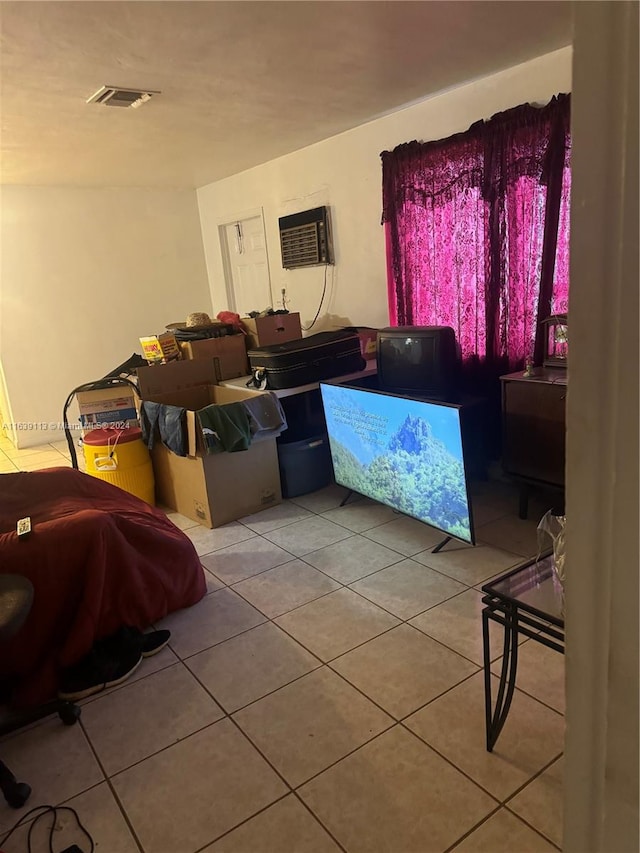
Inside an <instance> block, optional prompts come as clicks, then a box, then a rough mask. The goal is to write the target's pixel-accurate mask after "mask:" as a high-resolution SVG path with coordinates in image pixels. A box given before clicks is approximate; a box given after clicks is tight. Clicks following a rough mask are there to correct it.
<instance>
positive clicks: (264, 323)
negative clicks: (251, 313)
mask: <svg viewBox="0 0 640 853" xmlns="http://www.w3.org/2000/svg"><path fill="white" fill-rule="evenodd" d="M241 323H242V325H243V326H244V328H245V330H246V332H247V348H248V349H254V348H255V347H270V346H272V345H273V344H283V343H285V342H286V341H297V340H299V339H300V338H301V337H302V327H301V326H300V314H271V315H270V316H268V317H255V318H250V317H243V319H242V320H241Z"/></svg>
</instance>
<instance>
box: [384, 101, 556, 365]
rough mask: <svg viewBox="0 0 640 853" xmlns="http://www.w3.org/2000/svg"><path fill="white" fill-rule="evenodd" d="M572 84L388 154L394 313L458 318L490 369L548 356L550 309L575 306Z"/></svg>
mask: <svg viewBox="0 0 640 853" xmlns="http://www.w3.org/2000/svg"><path fill="white" fill-rule="evenodd" d="M569 158H570V138H569V96H568V95H560V96H558V97H557V98H554V99H553V100H552V101H551V102H550V103H549V104H548V105H547V106H546V107H543V108H542V109H538V108H535V107H531V106H530V105H524V106H522V107H516V108H515V109H513V110H509V111H507V112H505V113H500V114H498V115H497V116H494V117H493V118H492V119H491V120H490V121H488V122H478V123H476V124H475V125H473V126H472V127H471V128H470V129H469V130H468V131H467V132H466V133H462V134H457V135H456V136H453V137H450V138H449V139H445V140H440V141H438V142H434V143H426V144H423V143H418V142H411V143H407V144H406V145H401V146H398V147H397V148H396V149H395V150H394V151H393V152H384V153H383V154H382V162H383V205H384V210H383V221H384V222H385V223H386V229H387V232H386V236H387V263H388V281H389V314H390V318H391V322H392V323H393V324H394V325H448V326H452V327H453V328H454V330H455V332H456V336H457V338H458V341H459V343H460V346H461V349H462V355H463V358H464V359H465V361H466V362H467V363H470V362H475V363H476V364H477V363H483V364H485V365H487V366H488V367H489V373H491V372H494V373H495V372H500V371H504V370H506V369H518V368H519V367H520V366H521V365H522V364H523V362H524V360H525V358H527V357H530V356H531V357H534V358H535V359H536V360H537V361H539V360H540V358H541V355H542V351H541V347H542V332H541V330H540V320H541V319H544V318H545V317H547V316H548V315H549V314H551V313H553V312H558V311H566V308H567V300H568V269H569V251H568V246H569V192H570V159H569Z"/></svg>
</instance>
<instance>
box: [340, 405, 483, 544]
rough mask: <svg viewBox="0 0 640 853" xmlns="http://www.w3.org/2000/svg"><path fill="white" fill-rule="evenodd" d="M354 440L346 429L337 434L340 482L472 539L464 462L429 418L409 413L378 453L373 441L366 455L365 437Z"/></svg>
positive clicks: (454, 534)
mask: <svg viewBox="0 0 640 853" xmlns="http://www.w3.org/2000/svg"><path fill="white" fill-rule="evenodd" d="M353 439H355V441H353V442H352V441H349V440H348V438H347V435H346V433H345V432H343V433H342V434H341V435H340V438H338V437H337V436H336V435H335V434H334V435H333V440H332V458H333V466H334V471H335V476H336V481H337V482H339V483H342V484H343V485H345V486H347V488H350V489H353V490H354V491H356V492H360V493H361V494H365V495H368V496H369V497H371V498H373V499H374V500H379V501H381V502H382V503H386V504H390V505H392V506H394V507H396V508H397V509H398V510H400V511H401V512H404V513H407V515H412V516H414V517H415V518H419V519H421V520H422V521H425V522H426V523H427V524H432V525H433V526H434V527H439V528H440V529H442V530H446V531H447V532H448V533H450V534H451V535H453V536H457V537H459V538H460V539H464V540H465V541H470V539H471V530H470V521H469V510H468V505H467V494H466V485H465V475H464V468H463V465H462V461H461V460H460V459H457V458H456V457H455V456H454V455H453V454H452V453H451V452H450V451H449V450H448V449H447V448H446V446H445V444H444V443H443V442H442V441H440V440H439V439H438V438H436V437H435V436H434V434H433V430H432V428H431V425H430V424H429V423H428V421H426V420H424V419H423V418H421V417H418V416H415V415H407V417H406V418H405V420H404V422H403V423H402V424H401V426H400V427H399V428H398V429H397V430H396V431H395V432H394V433H393V434H392V435H391V437H390V438H389V441H388V444H387V447H386V448H384V449H381V448H378V452H377V454H376V455H375V456H373V458H371V456H370V447H369V446H367V451H369V452H365V453H364V454H362V450H363V448H362V444H361V442H360V440H359V439H358V437H357V436H355V435H354V436H353ZM348 445H351V446H348ZM354 451H355V452H354ZM362 456H364V459H363V458H362ZM358 457H360V458H358Z"/></svg>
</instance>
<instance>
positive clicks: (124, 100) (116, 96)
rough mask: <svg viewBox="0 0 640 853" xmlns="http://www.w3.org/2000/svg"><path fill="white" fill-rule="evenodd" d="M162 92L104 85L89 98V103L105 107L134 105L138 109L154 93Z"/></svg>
mask: <svg viewBox="0 0 640 853" xmlns="http://www.w3.org/2000/svg"><path fill="white" fill-rule="evenodd" d="M159 94H160V92H152V91H151V90H149V89H120V88H118V87H117V86H102V87H101V88H100V89H98V91H97V92H96V93H95V94H93V95H91V97H90V98H87V103H88V104H104V105H105V107H133V108H134V109H137V107H139V106H140V105H141V104H144V103H145V102H146V101H149V100H151V97H152V96H153V95H159Z"/></svg>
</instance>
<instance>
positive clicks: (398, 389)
mask: <svg viewBox="0 0 640 853" xmlns="http://www.w3.org/2000/svg"><path fill="white" fill-rule="evenodd" d="M459 361H460V357H459V352H458V346H457V343H456V335H455V332H454V331H453V329H452V328H451V327H450V326H396V327H391V328H388V329H380V330H379V331H378V340H377V362H378V385H379V387H380V389H381V390H385V391H391V392H394V393H397V394H413V395H416V394H419V395H420V396H424V397H429V398H430V399H436V400H444V401H451V402H452V401H454V400H455V399H456V398H457V395H458V369H459Z"/></svg>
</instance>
